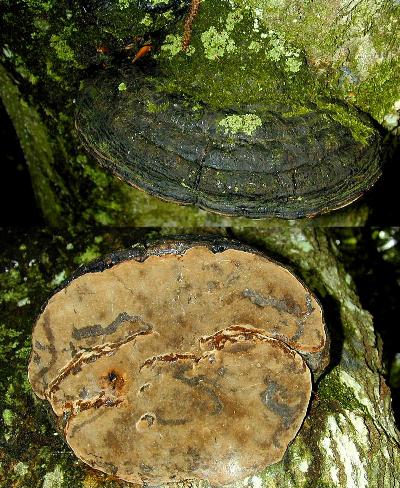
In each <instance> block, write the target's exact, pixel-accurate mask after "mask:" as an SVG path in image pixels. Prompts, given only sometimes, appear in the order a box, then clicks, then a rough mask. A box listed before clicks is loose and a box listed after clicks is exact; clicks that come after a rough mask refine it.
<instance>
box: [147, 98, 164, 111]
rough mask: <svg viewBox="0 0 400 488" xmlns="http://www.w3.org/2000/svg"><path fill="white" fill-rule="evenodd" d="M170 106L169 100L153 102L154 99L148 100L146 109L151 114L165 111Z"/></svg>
mask: <svg viewBox="0 0 400 488" xmlns="http://www.w3.org/2000/svg"><path fill="white" fill-rule="evenodd" d="M168 107H169V103H168V102H165V103H155V102H153V100H148V102H147V103H146V111H147V112H148V113H149V114H155V113H161V112H165V110H167V108H168Z"/></svg>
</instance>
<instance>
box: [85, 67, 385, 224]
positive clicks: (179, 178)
mask: <svg viewBox="0 0 400 488" xmlns="http://www.w3.org/2000/svg"><path fill="white" fill-rule="evenodd" d="M155 78H156V77H155ZM155 78H154V77H151V76H146V75H144V74H143V73H142V72H141V71H140V70H139V69H135V68H133V67H132V68H130V69H120V70H117V71H114V70H107V71H106V72H104V73H101V74H100V75H98V76H97V78H96V79H95V80H94V81H91V82H87V86H86V88H85V89H84V90H83V92H82V93H81V96H80V97H79V99H78V102H77V112H76V128H77V130H78V133H79V134H80V136H81V139H82V141H83V143H84V145H85V147H86V148H87V150H88V151H89V152H90V153H91V154H92V155H93V156H94V157H95V158H96V159H97V160H98V162H99V163H100V164H101V165H103V166H104V167H105V168H107V169H108V170H110V171H111V172H113V173H114V174H115V175H117V176H118V177H119V178H121V179H122V180H124V181H126V182H127V183H129V184H130V185H132V186H135V187H137V188H140V189H143V190H145V191H147V192H148V193H150V194H152V195H155V196H158V197H160V198H163V199H165V200H171V201H175V202H178V203H183V204H195V205H197V206H199V207H201V208H204V209H206V210H211V211H214V212H217V213H221V214H226V215H239V216H246V217H251V218H262V217H268V216H275V217H281V218H288V219H291V218H299V217H305V216H308V217H310V216H314V215H317V214H320V213H324V212H328V211H331V210H334V209H338V208H341V207H343V206H345V205H347V204H349V203H351V202H353V201H354V200H356V199H357V198H359V197H360V196H361V195H362V194H363V193H365V192H366V191H367V190H368V189H369V188H370V187H371V186H372V185H373V184H374V183H375V182H376V180H377V179H378V178H379V177H380V175H381V164H382V161H381V159H382V148H381V136H380V133H379V131H378V130H376V128H375V125H374V124H373V122H372V120H371V119H369V117H368V116H367V115H365V114H362V113H361V112H359V111H358V110H356V109H355V108H351V107H347V106H343V103H342V102H339V101H337V102H335V103H334V102H332V103H330V104H326V105H327V106H328V107H329V106H331V107H339V106H340V107H342V109H343V110H345V111H346V112H347V113H348V114H349V116H350V115H351V117H352V118H353V119H354V120H357V123H358V125H359V127H360V128H362V130H361V132H364V133H365V134H368V137H367V140H360V139H359V138H357V137H356V136H355V135H354V134H353V133H352V130H351V129H350V128H349V127H348V126H347V125H344V124H342V123H341V121H340V120H338V119H337V116H336V115H335V111H334V110H330V109H329V108H325V109H320V108H317V107H316V106H314V105H313V104H311V103H310V106H309V107H308V108H307V110H306V111H305V113H302V114H294V115H293V114H292V115H291V114H290V108H288V107H286V109H284V108H283V107H275V108H274V109H272V108H271V109H268V108H266V107H265V106H263V105H260V106H257V105H254V104H252V105H249V106H241V107H238V108H231V109H226V110H217V109H213V108H212V107H209V106H207V105H205V104H199V103H195V101H194V100H191V99H190V98H188V97H184V96H183V95H172V94H170V93H167V92H166V91H163V90H162V89H161V87H160V86H158V85H157V81H156V80H155ZM121 84H123V86H124V88H126V89H124V90H123V91H120V90H118V86H121Z"/></svg>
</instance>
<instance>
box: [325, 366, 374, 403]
mask: <svg viewBox="0 0 400 488" xmlns="http://www.w3.org/2000/svg"><path fill="white" fill-rule="evenodd" d="M318 396H319V397H320V398H321V400H326V401H329V402H334V403H335V404H337V406H338V407H340V408H343V409H347V410H350V411H353V412H356V411H362V412H364V410H365V407H364V406H363V405H362V404H361V403H359V402H358V401H357V400H356V399H355V398H354V393H353V391H352V389H351V388H349V387H348V386H346V385H345V384H344V383H343V381H341V379H340V377H339V373H338V371H337V370H333V371H331V372H330V373H329V374H328V375H327V376H325V377H324V378H323V379H322V380H321V382H320V383H319V385H318Z"/></svg>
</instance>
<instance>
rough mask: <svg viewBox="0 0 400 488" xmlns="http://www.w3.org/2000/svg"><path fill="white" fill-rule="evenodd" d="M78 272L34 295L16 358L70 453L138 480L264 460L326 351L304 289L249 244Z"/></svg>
mask: <svg viewBox="0 0 400 488" xmlns="http://www.w3.org/2000/svg"><path fill="white" fill-rule="evenodd" d="M91 269H92V271H90V270H86V271H84V272H83V274H81V275H79V276H75V277H74V278H73V279H72V280H71V281H70V282H69V283H67V284H66V285H65V286H64V287H63V288H62V289H60V290H59V291H58V292H56V293H55V294H54V295H53V296H52V297H51V298H50V300H49V301H48V302H47V304H46V306H45V308H44V310H43V311H42V313H41V315H40V316H39V318H38V320H37V322H36V325H35V327H34V331H33V342H32V343H33V350H32V356H31V361H30V364H29V379H30V382H31V384H32V387H33V389H34V391H35V393H36V394H37V395H38V396H39V397H40V398H42V399H46V400H48V401H49V402H50V404H51V407H52V409H53V412H54V414H55V415H56V416H57V418H58V424H59V426H60V428H61V429H62V430H63V433H64V436H65V438H66V440H67V442H68V444H69V445H70V446H71V448H72V449H73V451H74V452H75V454H76V455H77V456H78V457H79V458H80V459H81V460H82V461H84V462H85V463H87V464H89V465H90V466H92V467H94V468H96V469H99V470H101V471H104V472H105V473H108V474H110V475H114V476H116V477H118V478H120V479H123V480H126V481H129V482H134V483H146V484H157V483H166V482H173V481H182V480H189V479H207V480H209V481H210V482H211V483H213V484H225V483H228V482H231V481H234V480H238V479H242V478H244V477H246V476H249V475H252V474H255V473H256V472H257V471H259V470H261V469H262V468H264V467H266V466H268V465H270V464H273V463H275V462H278V461H279V460H280V459H281V458H282V456H283V454H284V453H285V451H286V448H287V446H288V444H289V443H290V442H291V441H292V440H293V438H294V437H295V435H296V433H297V432H298V430H299V428H300V426H301V424H302V422H303V419H304V417H305V415H306V411H307V407H308V403H309V400H310V395H311V387H312V372H311V371H313V373H314V374H319V373H321V372H322V370H323V369H324V367H325V366H326V364H327V361H328V346H327V337H326V332H325V326H324V322H323V318H322V310H321V308H320V306H319V304H318V302H317V300H316V299H315V297H314V296H313V295H312V294H311V293H310V291H309V290H308V289H307V288H306V287H305V286H304V285H303V284H302V283H301V282H300V281H299V280H298V279H297V278H296V277H295V276H293V274H292V273H291V272H290V271H288V270H287V269H286V268H284V267H283V266H281V265H279V264H277V263H275V262H273V261H271V260H270V259H268V258H267V257H265V256H264V255H262V254H260V253H258V252H257V251H254V250H253V251H251V250H250V249H248V248H244V247H243V248H242V249H241V248H240V246H236V247H235V245H232V247H229V246H227V245H224V246H221V247H220V248H219V249H217V248H216V247H215V246H213V245H211V244H210V243H207V242H193V243H192V244H189V243H181V242H167V243H165V244H160V245H158V246H154V247H152V248H149V249H148V250H147V251H145V252H143V253H140V252H139V253H137V254H135V255H133V254H129V252H121V253H116V254H114V255H112V257H111V258H107V259H105V260H103V261H102V262H100V264H97V265H95V266H93V267H92V268H91ZM127 446H129V447H127Z"/></svg>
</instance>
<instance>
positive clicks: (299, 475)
mask: <svg viewBox="0 0 400 488" xmlns="http://www.w3.org/2000/svg"><path fill="white" fill-rule="evenodd" d="M190 231H191V232H192V233H198V232H199V230H198V229H190V230H189V229H186V232H187V233H188V232H190ZM200 232H202V233H207V234H209V232H207V231H204V230H201V231H200ZM168 234H169V235H171V230H169V232H168ZM218 234H219V235H225V236H226V235H227V233H226V231H223V230H221V229H220V230H219V231H218ZM228 234H229V236H230V237H234V238H236V239H240V241H241V242H243V243H247V244H251V245H253V246H256V247H257V248H259V249H260V250H262V251H264V252H265V253H266V254H268V255H270V256H271V257H274V258H276V259H277V260H280V261H281V262H282V263H284V264H286V265H289V266H290V267H291V268H292V270H293V271H294V272H295V273H296V274H297V275H298V276H299V277H300V278H302V279H303V281H304V282H305V283H306V284H307V285H308V286H309V287H310V288H311V289H312V291H313V292H314V293H316V294H317V296H318V297H319V298H320V300H321V303H322V306H323V309H324V313H325V320H326V324H327V327H328V329H329V332H330V337H331V346H330V351H331V362H330V365H329V367H328V370H327V372H326V374H324V375H323V376H322V377H321V378H320V379H319V380H318V382H317V383H314V394H313V398H312V401H311V403H310V407H309V411H308V415H307V417H306V419H305V421H304V424H303V426H302V428H301V430H300V432H299V433H298V435H297V437H296V438H295V440H294V442H293V443H292V444H291V445H290V446H289V448H288V450H287V452H286V454H285V456H284V458H283V460H282V461H281V462H279V463H277V464H275V465H273V466H270V467H268V468H266V469H265V470H264V471H263V472H261V473H257V474H256V475H255V476H253V477H251V478H250V479H247V480H245V481H241V482H238V483H236V484H235V486H237V487H245V486H253V487H255V488H259V487H266V488H267V487H268V488H270V487H281V486H285V487H286V486H288V487H295V488H304V487H307V488H311V487H313V488H314V487H323V488H328V487H329V488H334V487H335V488H336V487H338V488H343V487H346V488H347V487H357V488H359V487H369V488H386V487H387V488H393V487H396V486H399V484H398V480H399V479H400V448H399V446H400V437H399V432H398V430H397V429H396V426H395V422H394V418H393V413H392V410H391V397H390V390H389V388H388V387H387V386H386V384H385V381H384V379H383V376H382V371H383V366H382V358H381V341H380V339H379V337H378V336H377V334H376V332H375V331H374V327H373V318H372V316H371V315H370V314H369V313H368V312H367V311H365V310H364V309H363V308H362V307H361V305H360V301H359V298H358V296H357V293H356V290H355V286H354V282H353V279H352V277H351V276H350V275H349V274H348V273H347V271H346V269H345V267H344V266H343V264H342V262H341V254H340V251H339V250H338V249H337V247H336V245H335V243H334V240H333V235H332V233H331V232H330V231H329V230H322V229H304V228H301V227H295V226H293V227H292V228H291V229H282V228H281V229H269V230H265V231H255V230H252V229H248V228H239V227H237V228H232V229H230V230H229V233H228ZM163 235H164V236H165V235H166V231H162V230H157V229H151V230H142V231H140V232H139V231H134V230H133V231H131V230H127V231H122V230H119V231H108V232H98V233H94V232H93V231H92V232H88V233H87V235H86V236H85V237H84V238H82V237H72V236H71V235H68V236H65V235H64V236H63V235H57V236H55V237H51V236H50V235H49V234H47V233H31V234H26V235H20V236H18V238H17V239H16V238H15V236H14V235H12V236H11V234H9V235H7V234H5V235H3V240H4V241H5V242H6V243H9V251H7V252H5V253H4V254H3V255H2V257H1V264H2V266H4V267H5V269H6V270H5V272H3V273H2V277H1V284H2V287H3V290H2V294H1V296H2V308H3V311H4V314H3V325H2V328H1V329H0V337H1V342H0V343H1V350H0V354H1V356H0V357H1V360H2V362H3V364H2V367H1V375H2V376H1V379H2V381H1V382H0V401H1V406H0V409H1V411H2V416H3V423H2V428H1V437H0V438H1V446H2V449H1V460H2V464H1V468H0V469H1V471H0V473H1V477H0V480H2V481H0V486H1V487H2V488H3V487H4V488H6V487H7V488H8V487H10V486H15V487H18V488H22V487H32V486H35V487H36V486H37V487H42V486H44V487H45V488H49V487H52V488H55V487H57V488H66V487H70V486H76V487H82V488H83V487H85V488H87V487H89V486H90V487H96V488H97V487H98V488H100V487H101V488H105V487H107V488H108V487H118V486H129V485H128V484H126V483H123V482H119V481H117V480H111V479H110V478H107V477H106V476H103V475H101V474H99V473H96V472H94V471H93V470H91V469H90V468H88V467H87V466H86V465H84V464H83V463H81V462H79V461H77V460H76V458H75V457H74V455H73V454H72V453H71V451H70V450H69V448H68V447H67V446H66V445H65V444H64V443H63V442H62V441H61V439H60V438H59V436H58V435H57V433H56V430H55V428H54V427H53V426H52V425H51V423H50V421H49V418H50V416H48V415H47V413H46V411H45V408H44V407H43V404H42V402H39V401H38V400H36V399H35V398H34V395H33V393H32V392H31V390H30V387H29V384H28V382H27V378H26V366H27V360H28V356H29V351H30V333H31V329H32V325H33V322H34V319H35V316H36V314H37V313H38V311H39V308H40V306H41V305H42V304H43V303H44V301H45V299H46V298H47V297H48V295H49V294H50V293H51V292H52V290H54V288H55V287H56V286H58V285H59V284H60V282H61V281H62V280H63V279H66V278H67V277H68V276H69V275H70V274H71V273H72V271H73V269H74V267H75V266H76V265H78V264H83V263H86V262H88V260H90V259H93V258H95V257H97V256H100V255H104V254H105V253H108V252H110V251H112V250H115V249H120V248H121V247H129V246H131V245H132V243H135V241H136V240H137V239H138V238H139V237H140V238H142V239H147V238H148V237H149V236H151V237H153V238H154V237H162V236H163ZM11 242H12V244H11ZM136 245H137V244H136ZM25 278H26V280H25ZM194 485H196V486H197V485H198V484H197V483H188V484H187V486H194ZM200 485H206V483H200Z"/></svg>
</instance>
